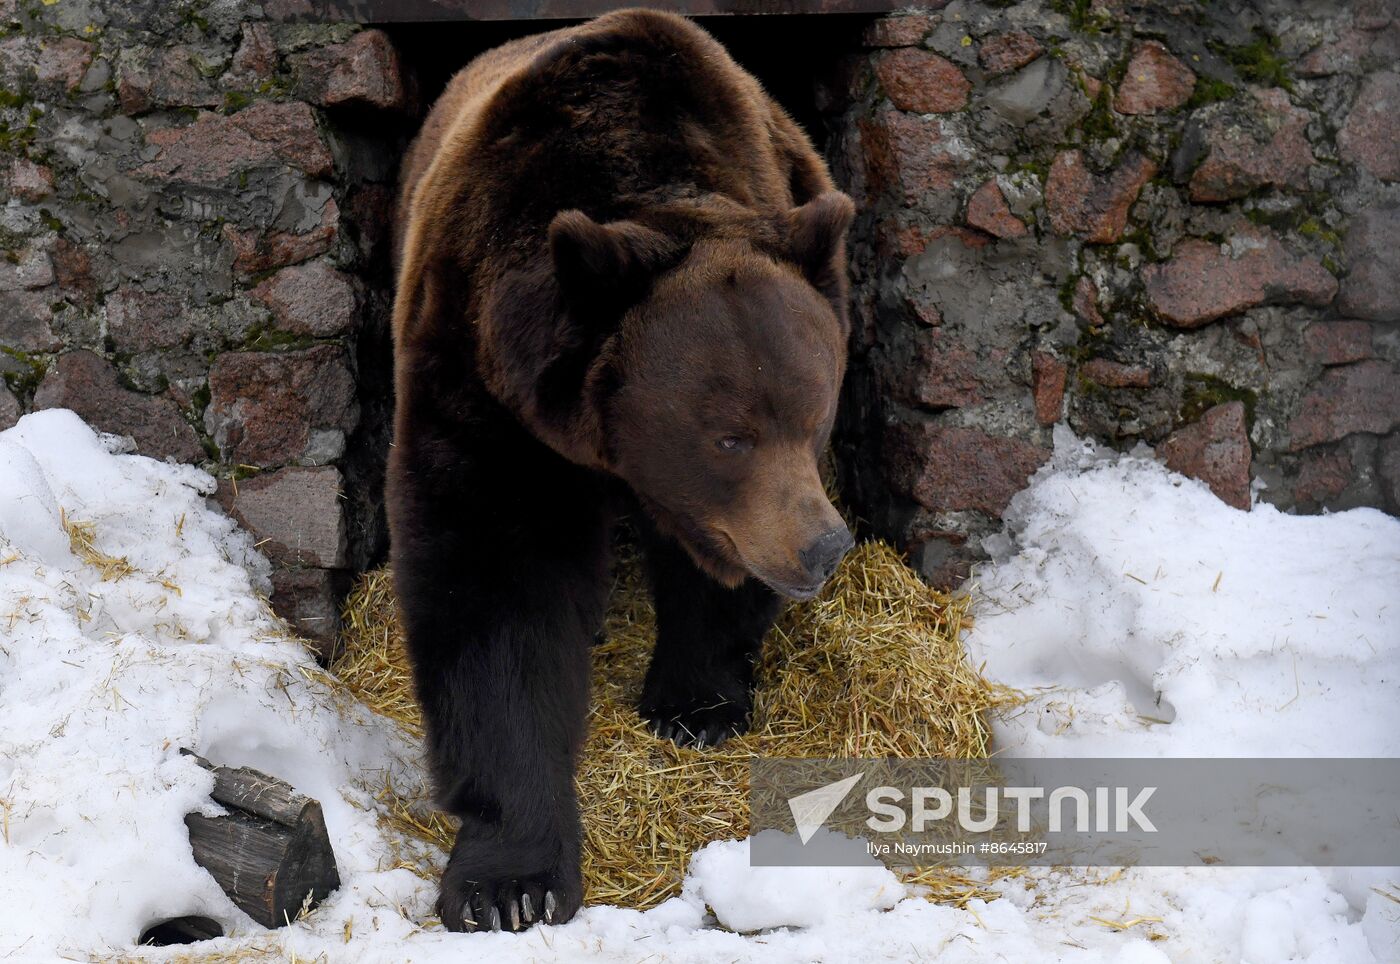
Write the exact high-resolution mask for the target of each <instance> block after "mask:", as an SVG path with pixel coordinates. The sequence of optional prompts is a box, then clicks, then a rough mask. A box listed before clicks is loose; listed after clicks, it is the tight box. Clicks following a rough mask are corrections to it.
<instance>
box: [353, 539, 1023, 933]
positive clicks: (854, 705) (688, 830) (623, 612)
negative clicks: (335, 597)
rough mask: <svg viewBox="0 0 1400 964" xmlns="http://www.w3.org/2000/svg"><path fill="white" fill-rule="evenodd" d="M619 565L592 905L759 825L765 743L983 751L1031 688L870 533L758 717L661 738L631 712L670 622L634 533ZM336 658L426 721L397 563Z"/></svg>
mask: <svg viewBox="0 0 1400 964" xmlns="http://www.w3.org/2000/svg"><path fill="white" fill-rule="evenodd" d="M616 572H617V575H616V585H615V587H614V592H613V599H612V605H611V608H610V611H609V614H608V618H607V623H606V628H605V636H606V641H605V642H603V643H601V644H600V645H598V646H597V647H595V648H594V650H593V680H592V686H593V700H592V708H591V711H590V718H589V734H588V739H587V743H586V745H585V748H584V755H583V761H582V765H581V766H580V767H579V775H578V786H579V797H580V805H581V808H582V811H583V815H584V832H585V836H586V841H585V845H584V858H583V860H584V863H583V873H584V880H585V885H586V888H587V900H588V902H589V903H608V904H618V905H621V906H624V907H637V908H645V907H650V906H653V905H655V904H657V903H660V902H661V901H663V900H665V899H666V898H668V897H671V896H674V895H675V894H677V893H678V892H679V890H680V884H681V880H682V878H683V876H684V873H685V869H686V864H687V861H688V859H689V857H690V854H691V853H692V852H694V851H695V850H697V849H698V848H700V847H702V846H703V845H704V844H706V843H707V842H709V841H712V840H719V839H729V838H741V837H744V836H747V834H748V802H747V801H748V785H747V780H748V762H749V760H750V759H751V758H753V757H754V756H756V755H760V754H762V755H764V756H786V757H804V756H813V757H830V756H850V757H885V756H889V757H943V758H956V759H977V758H982V757H985V756H986V755H987V754H988V751H989V740H990V734H989V730H988V721H987V716H988V711H989V710H990V709H991V708H992V707H994V706H996V705H998V704H1001V703H1005V702H1010V701H1013V700H1014V699H1015V694H1014V693H1012V692H1011V691H1009V690H1006V689H1004V688H1002V687H997V686H994V685H992V684H990V683H988V682H987V681H986V680H984V679H983V678H982V676H981V675H980V673H979V672H978V671H977V670H976V668H974V667H972V666H970V665H969V664H968V662H967V660H966V658H965V654H964V651H963V648H962V644H961V641H960V639H959V635H960V632H961V630H962V628H963V627H964V626H965V625H966V622H967V615H966V608H965V607H966V600H965V599H964V598H952V597H948V596H945V595H942V594H940V593H937V592H935V591H933V590H930V589H929V588H928V587H927V586H926V585H925V584H924V583H923V582H921V581H920V580H919V578H918V576H917V575H916V574H915V573H914V572H913V571H912V570H910V569H909V567H908V566H906V565H905V564H904V562H903V561H902V560H901V558H900V557H899V555H898V553H896V552H895V551H894V550H893V549H891V548H890V547H889V546H887V545H884V544H882V543H879V542H866V543H863V544H861V545H860V546H858V547H857V548H856V549H855V550H853V551H852V552H851V553H850V555H849V556H848V557H847V558H846V560H845V562H844V563H843V564H842V566H841V568H840V569H839V570H838V572H837V574H836V575H835V576H834V577H833V578H832V580H831V582H830V583H829V584H828V585H827V587H826V588H825V590H824V591H823V592H822V594H821V596H819V597H818V598H817V599H815V600H813V601H811V602H808V603H804V604H800V605H791V606H789V607H788V608H787V609H786V611H785V612H784V614H783V616H782V617H781V619H780V620H779V622H778V624H777V625H776V626H775V627H774V629H773V631H772V633H771V634H770V636H769V638H768V639H767V640H766V641H765V644H764V650H763V659H762V662H761V665H760V668H759V673H758V691H757V697H756V705H755V711H754V726H753V729H752V731H751V732H750V733H748V734H746V735H745V736H742V737H739V738H736V739H732V740H730V741H728V742H726V743H725V744H723V745H722V746H720V747H718V748H711V749H707V750H704V751H696V750H690V749H681V748H679V747H677V746H675V745H674V744H673V743H671V742H670V741H668V740H660V739H657V738H656V737H654V736H652V735H651V733H650V732H649V731H648V730H647V728H646V725H645V723H644V722H643V720H642V719H641V718H640V717H639V716H638V715H637V712H636V710H635V709H634V708H633V707H634V703H635V701H636V697H637V693H638V692H639V689H640V686H641V681H642V677H643V675H644V673H645V671H646V665H647V660H648V658H649V656H650V653H651V646H652V641H653V639H654V622H653V615H652V611H651V605H650V601H649V598H648V595H647V592H646V587H645V585H644V580H643V578H642V576H641V573H640V566H639V565H638V561H637V560H636V558H635V557H634V555H633V554H632V553H631V552H630V551H629V550H628V549H627V548H626V547H625V546H624V547H623V548H622V551H621V552H620V557H619V562H618V566H617V570H616ZM332 670H333V672H334V673H335V675H336V676H337V677H338V678H339V679H340V680H341V681H342V683H343V685H344V686H345V687H347V688H348V689H349V690H351V691H352V692H354V693H355V694H356V695H357V696H358V697H359V698H360V699H362V700H364V701H365V702H366V703H368V704H369V705H370V706H371V707H372V708H374V709H375V710H376V711H378V712H380V713H382V714H384V715H386V716H389V717H391V718H393V719H394V720H397V721H398V722H400V723H401V724H403V725H404V726H406V727H408V728H409V729H410V730H413V731H418V730H419V728H420V717H419V713H418V707H417V704H416V703H415V702H414V698H413V691H412V684H411V677H410V674H409V670H408V665H407V662H406V659H405V655H404V650H403V644H402V636H401V632H400V629H399V626H398V623H397V621H396V616H395V607H394V596H393V589H392V580H391V576H390V574H389V572H388V570H387V569H379V570H375V571H373V572H369V573H366V574H365V575H364V576H362V577H361V579H360V581H359V583H358V584H357V585H356V587H355V590H354V591H353V593H352V594H351V595H350V597H349V599H348V601H347V603H346V609H345V623H344V631H343V640H342V649H341V652H340V655H339V656H338V658H337V660H336V661H335V663H334V665H333V666H332ZM384 795H385V799H386V801H387V802H388V803H389V804H390V808H391V812H392V814H393V816H392V817H391V818H390V819H391V820H392V821H393V822H394V823H395V824H396V825H397V826H398V827H399V829H401V830H404V831H406V832H408V833H409V834H411V835H412V836H414V837H416V838H418V839H420V840H422V841H424V842H427V843H433V844H437V845H439V846H441V847H442V848H443V850H447V849H450V848H451V843H452V837H453V834H454V831H455V827H454V825H453V823H452V822H451V820H450V818H448V817H446V816H445V815H443V814H441V813H437V812H434V811H432V810H431V808H430V806H429V805H428V804H427V802H426V801H424V800H422V799H418V798H414V797H410V796H403V795H401V794H400V793H399V791H398V790H397V789H396V788H395V787H392V786H388V787H385V788H384ZM424 853H427V854H429V856H428V857H427V858H421V857H420V858H418V859H416V860H415V859H413V858H405V862H406V863H408V864H409V865H410V866H413V867H414V869H417V870H419V871H420V872H421V873H423V874H424V875H433V874H434V873H435V872H436V871H438V870H440V867H435V866H433V862H434V861H435V860H437V859H440V856H439V855H438V854H437V853H436V852H435V851H434V850H433V849H432V848H427V849H425V850H424ZM908 879H910V880H911V881H913V882H915V883H919V884H922V885H924V886H925V887H926V888H927V890H926V893H927V895H928V896H929V897H930V898H931V899H935V900H947V901H953V902H956V903H964V902H966V901H967V900H970V899H972V898H974V897H990V896H992V895H991V894H990V893H988V892H987V891H986V890H985V889H984V885H983V884H982V883H981V882H980V881H979V879H974V878H972V877H968V876H965V875H963V874H961V873H959V872H957V871H956V870H926V871H922V872H919V873H917V874H915V875H913V876H911V877H909V878H908ZM985 879H986V876H985V875H983V876H982V877H981V880H985Z"/></svg>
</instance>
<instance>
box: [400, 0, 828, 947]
mask: <svg viewBox="0 0 1400 964" xmlns="http://www.w3.org/2000/svg"><path fill="white" fill-rule="evenodd" d="M852 215H853V208H852V204H851V201H850V199H849V198H847V197H846V196H845V195H844V194H840V193H838V192H836V191H835V190H834V189H833V187H832V182H831V177H830V175H829V173H828V172H827V170H826V168H825V166H824V165H823V163H822V160H821V158H820V157H819V156H818V155H817V154H816V152H815V151H814V150H813V148H812V145H811V143H810V142H809V141H808V139H807V137H806V136H805V135H804V134H803V133H802V132H801V131H800V130H799V128H798V127H797V126H796V124H794V122H793V121H792V120H791V118H789V117H788V115H787V114H785V113H784V112H783V110H782V109H781V108H780V107H778V106H777V105H776V104H775V103H774V102H773V101H772V100H771V99H769V97H768V96H767V95H766V94H765V93H764V91H763V90H762V89H761V88H760V86H759V85H758V83H757V81H755V80H754V78H753V77H751V76H750V75H749V74H748V73H746V72H745V71H744V70H742V69H741V68H740V67H739V66H738V65H737V64H735V63H734V61H733V60H732V59H730V57H729V56H728V54H727V53H726V52H725V50H724V49H723V48H722V47H721V46H719V45H718V44H717V43H716V42H715V41H714V40H713V39H712V38H711V37H710V36H709V35H708V34H707V33H705V31H703V30H702V29H700V28H699V27H698V26H696V25H694V24H692V23H690V22H689V21H687V20H685V19H683V18H680V17H676V16H671V15H668V14H661V13H654V12H649V11H644V10H630V11H619V12H616V13H611V14H608V15H606V16H604V17H601V18H599V19H597V20H594V21H592V22H590V23H586V24H582V25H580V26H576V27H570V28H567V29H564V30H556V31H554V32H552V33H546V34H542V35H539V36H534V37H528V38H525V39H522V40H517V41H514V42H512V43H509V44H507V45H505V46H503V47H500V48H498V49H496V50H493V51H490V52H489V53H486V54H484V55H482V56H481V57H478V58H477V59H476V60H474V61H472V62H471V63H470V64H469V65H468V66H467V67H466V68H464V69H463V70H462V71H461V72H460V73H458V74H457V75H456V76H455V77H454V78H453V80H452V82H451V83H450V85H449V86H448V88H447V90H446V92H445V93H444V94H443V95H442V97H441V98H440V99H439V100H438V102H437V104H436V105H435V106H434V107H433V109H432V112H431V113H430V114H429V116H428V118H427V121H426V123H425V125H424V127H423V130H422V133H421V134H420V135H419V137H418V139H417V141H416V142H415V143H414V144H413V146H412V148H411V149H410V151H409V153H408V156H407V158H406V160H405V164H404V176H403V186H402V194H401V199H400V202H399V208H398V217H397V224H396V228H397V231H396V239H395V250H396V258H397V260H398V270H399V274H398V292H397V300H396V303H395V307H394V349H395V390H396V396H397V397H396V405H397V410H396V416H395V426H394V445H393V449H392V452H391V456H390V464H389V521H390V526H391V535H392V562H393V568H394V578H395V585H396V587H397V592H398V597H399V603H400V611H401V613H402V616H403V620H404V627H405V630H406V633H407V639H408V648H409V655H410V658H411V661H412V664H413V670H414V677H415V683H416V686H417V693H418V698H419V700H420V702H421V704H422V707H423V715H424V719H425V721H426V729H427V753H428V758H429V763H430V765H431V767H432V770H433V776H434V779H435V783H436V787H437V791H438V795H439V800H440V802H441V804H442V806H443V807H444V808H445V809H446V810H448V811H449V812H451V813H453V814H455V815H457V816H459V817H460V818H461V821H462V824H461V829H460V831H459V832H458V835H457V841H456V844H455V846H454V847H453V850H452V855H451V859H450V861H449V863H448V865H447V869H446V872H445V873H444V875H443V880H442V889H441V896H440V898H439V904H438V909H439V913H440V914H441V917H442V921H443V923H444V924H445V925H446V926H447V927H448V928H450V929H452V930H481V929H491V930H496V929H500V928H506V929H509V930H518V929H520V928H522V927H526V926H529V925H530V924H531V923H533V922H535V921H537V920H543V921H545V922H561V921H564V920H567V919H569V918H570V917H571V916H572V915H573V914H574V913H575V911H577V909H578V908H579V906H580V904H581V903H582V899H583V891H582V882H581V878H580V872H579V847H580V826H579V815H578V807H577V803H576V800H575V794H574V783H573V775H574V766H575V762H576V760H577V757H578V753H579V747H580V745H581V742H582V738H583V735H584V732H585V728H586V722H585V713H586V709H587V701H588V692H587V690H588V683H587V680H588V660H589V645H590V643H591V641H592V640H593V639H594V637H595V636H596V634H597V633H598V631H599V629H600V628H601V624H602V617H603V612H604V606H605V602H606V596H607V590H608V588H609V585H610V575H609V566H610V559H609V549H610V544H611V538H610V528H611V526H612V523H613V521H614V520H615V519H617V518H618V517H619V516H620V515H623V514H626V515H630V516H631V517H632V519H633V520H634V523H635V525H636V526H637V527H638V528H639V529H640V530H641V536H640V541H641V543H642V545H643V549H644V552H645V555H646V560H647V563H646V564H647V571H648V577H649V580H650V584H651V587H652V590H653V594H654V599H655V605H656V615H657V622H658V638H657V642H656V650H655V654H654V656H653V659H652V662H651V666H650V669H649V671H648V673H647V677H646V680H645V684H644V687H643V690H642V693H641V697H640V702H639V709H640V712H641V713H642V715H643V716H644V717H645V718H646V719H648V720H649V721H650V723H651V725H652V726H653V728H654V729H655V730H656V731H657V732H658V733H659V734H661V735H662V736H663V737H669V738H671V739H674V740H675V741H676V742H678V743H681V744H690V745H693V746H696V747H704V746H706V745H712V744H715V743H718V742H720V741H721V740H723V739H725V738H726V737H728V736H730V735H732V734H734V733H737V732H741V731H742V730H743V729H744V728H745V727H746V726H747V721H748V715H749V711H750V707H751V687H752V682H753V660H754V658H755V656H756V655H757V653H758V649H759V645H760V642H761V640H762V638H763V635H764V633H765V632H766V630H767V629H768V628H769V626H770V625H771V624H772V622H773V620H774V618H775V616H776V614H777V611H778V608H779V603H780V596H788V597H794V598H798V599H802V598H807V597H810V596H812V595H813V594H814V593H816V592H817V590H818V589H819V588H820V587H821V585H822V583H823V582H824V581H825V580H826V579H827V578H828V577H829V576H830V575H831V573H832V571H833V570H834V568H835V567H836V564H837V562H838V561H839V560H840V558H841V556H842V555H843V554H844V553H845V552H846V550H847V549H848V548H850V546H851V541H852V540H851V534H850V532H849V531H848V530H847V528H846V526H845V525H844V524H843V522H842V520H841V517H840V515H839V514H838V513H837V512H836V510H835V509H834V508H833V507H832V505H831V503H830V502H829V501H828V500H827V497H826V495H825V494H824V492H823V489H822V483H821V480H820V478H819V474H818V459H819V457H820V455H821V453H822V451H823V450H824V448H825V446H826V443H827V438H828V435H829V433H830V431H831V425H832V420H833V418H834V417H835V414H836V402H837V395H838V393H839V390H840V386H841V379H842V376H843V373H844V370H845V358H846V348H845V346H846V334H847V328H848V321H847V316H846V308H845V301H846V281H845V272H846V269H845V254H844V240H843V239H844V235H845V233H846V230H847V228H848V226H849V224H850V221H851V218H852Z"/></svg>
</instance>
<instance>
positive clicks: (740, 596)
mask: <svg viewBox="0 0 1400 964" xmlns="http://www.w3.org/2000/svg"><path fill="white" fill-rule="evenodd" d="M643 528H644V530H649V529H650V526H647V525H644V526H643ZM642 541H643V545H644V549H645V552H646V560H647V574H648V576H649V578H650V580H651V589H652V598H653V600H654V601H655V605H656V651H655V653H654V654H653V655H652V658H651V665H650V666H649V667H648V669H647V676H646V681H645V682H644V683H643V685H642V698H641V701H640V703H639V704H638V707H637V708H638V710H639V711H640V712H641V714H642V716H644V717H646V719H647V720H649V721H650V722H651V726H652V729H654V730H655V731H656V733H657V734H658V735H659V736H663V737H669V738H670V739H673V740H675V741H676V742H677V743H679V744H680V745H682V746H696V747H705V746H716V745H718V744H720V743H722V742H724V741H725V740H726V739H728V738H729V737H731V736H734V735H736V734H739V733H743V732H744V731H746V730H747V729H748V727H749V713H750V711H751V710H752V709H753V674H754V663H755V661H756V660H757V659H758V655H759V649H760V647H761V646H762V644H763V636H764V634H765V633H767V632H768V628H769V627H770V626H772V625H773V620H774V619H776V618H777V615H778V610H779V609H780V608H781V600H780V599H779V598H778V596H777V595H776V594H775V593H774V592H773V591H772V590H771V589H769V588H768V587H767V586H764V585H763V584H762V583H760V582H758V581H757V580H754V579H746V580H744V582H742V583H741V584H740V585H739V586H738V587H736V588H734V589H727V588H725V587H724V586H722V585H720V584H719V583H717V582H715V580H713V579H712V578H710V577H709V576H708V575H706V574H705V573H704V572H702V571H701V570H700V569H699V568H697V567H696V565H695V563H694V562H692V561H691V558H690V556H689V555H688V554H687V553H686V551H685V550H684V549H682V548H681V547H680V546H679V545H677V544H676V543H675V542H674V541H672V540H670V539H666V538H664V537H662V536H660V535H659V534H657V533H656V532H654V531H644V533H643V537H642Z"/></svg>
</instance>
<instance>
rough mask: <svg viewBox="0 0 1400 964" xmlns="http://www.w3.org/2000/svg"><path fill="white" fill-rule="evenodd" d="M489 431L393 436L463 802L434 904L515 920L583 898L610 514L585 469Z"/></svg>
mask: <svg viewBox="0 0 1400 964" xmlns="http://www.w3.org/2000/svg"><path fill="white" fill-rule="evenodd" d="M476 431H477V433H478V436H481V437H475V438H473V439H472V440H471V441H469V442H467V441H463V440H462V439H461V438H457V437H451V436H449V437H446V438H444V437H443V435H438V436H437V437H436V438H425V437H424V435H425V433H422V432H420V433H417V434H416V435H415V436H414V437H412V438H403V437H401V438H400V439H398V440H396V444H395V449H394V452H393V455H392V458H391V469H390V485H391V491H392V499H391V516H392V521H393V540H394V545H393V561H394V580H395V586H396V589H397V593H398V597H399V605H400V611H401V614H402V618H403V623H404V627H405V630H406V634H407V640H408V648H409V653H410V656H411V661H412V664H413V668H414V675H415V681H416V684H417V692H418V698H419V702H420V703H421V705H422V708H423V716H424V722H425V729H426V742H427V753H428V759H429V762H430V764H431V766H432V770H433V775H434V779H435V783H436V785H437V790H438V795H439V801H440V803H441V805H442V806H443V808H444V809H445V810H447V811H449V812H450V813H453V814H455V815H457V816H458V817H460V818H461V820H462V826H461V829H460V830H459V831H458V834H457V841H456V845H455V846H454V847H453V848H452V855H451V857H450V859H449V861H448V864H447V869H446V871H445V872H444V874H443V879H442V889H441V896H440V898H439V903H438V913H439V915H440V916H441V918H442V922H443V924H444V925H445V926H446V927H447V928H448V929H449V930H454V931H461V930H468V931H470V930H499V929H506V930H517V929H520V928H523V927H528V926H529V925H530V924H532V923H534V922H536V921H545V922H546V923H562V922H563V921H566V920H568V919H569V918H570V917H572V916H573V915H574V913H575V912H576V911H577V910H578V908H579V906H580V905H581V904H582V901H583V886H582V879H581V875H580V871H579V847H580V837H581V832H580V825H579V814H578V806H577V802H576V800H575V795H574V768H575V764H576V762H577V759H578V755H579V751H580V748H581V746H582V741H583V737H584V734H585V732H586V727H587V723H586V711H587V702H588V661H589V655H588V650H589V646H590V643H591V641H592V639H593V636H594V634H595V633H596V632H597V630H598V628H599V626H600V625H601V622H602V615H603V606H604V602H605V598H606V591H607V587H608V571H607V547H608V539H607V520H606V517H605V516H604V514H603V508H602V500H601V499H600V498H599V496H598V492H597V486H596V484H595V483H594V482H593V481H592V480H591V479H590V478H589V477H588V476H586V475H585V473H583V472H582V471H581V470H577V469H574V468H573V467H571V466H569V465H567V464H566V463H564V462H563V461H562V460H560V459H558V458H557V457H554V456H552V454H549V453H544V452H540V451H533V450H531V449H530V446H537V445H538V443H535V442H534V441H533V440H523V441H519V442H518V444H517V445H516V446H515V447H514V448H512V447H511V445H509V444H505V443H499V442H497V443H495V444H493V443H491V442H490V438H489V437H490V436H491V435H492V434H494V433H491V432H489V431H486V430H482V429H480V428H477V429H476ZM482 437H485V439H486V445H487V447H486V449H485V450H483V448H482V447H481V444H482ZM540 448H542V447H540ZM522 451H525V452H527V453H529V454H528V455H522V454H521V453H522Z"/></svg>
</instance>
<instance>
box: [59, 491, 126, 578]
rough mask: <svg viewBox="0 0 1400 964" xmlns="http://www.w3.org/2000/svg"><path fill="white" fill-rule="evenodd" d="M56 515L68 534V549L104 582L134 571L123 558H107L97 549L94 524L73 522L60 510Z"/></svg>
mask: <svg viewBox="0 0 1400 964" xmlns="http://www.w3.org/2000/svg"><path fill="white" fill-rule="evenodd" d="M58 513H59V523H60V524H61V525H62V526H63V530H64V531H65V532H67V533H68V548H69V549H70V550H71V551H72V553H73V555H75V556H77V557H78V558H79V559H81V560H82V561H83V562H85V563H87V564H88V565H89V566H93V567H95V568H96V569H98V570H99V571H100V572H101V573H102V580H103V581H104V582H107V581H111V580H115V579H121V578H123V577H124V576H129V575H131V574H132V573H133V572H135V571H136V570H135V568H134V567H133V566H132V565H131V563H130V562H129V561H127V558H126V557H125V556H109V555H107V554H106V553H105V552H102V551H101V550H99V549H98V548H97V544H96V540H97V526H96V525H95V524H93V523H91V522H77V521H74V520H73V519H70V518H68V514H67V513H66V512H64V511H63V509H62V508H60V509H59V510H58Z"/></svg>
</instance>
